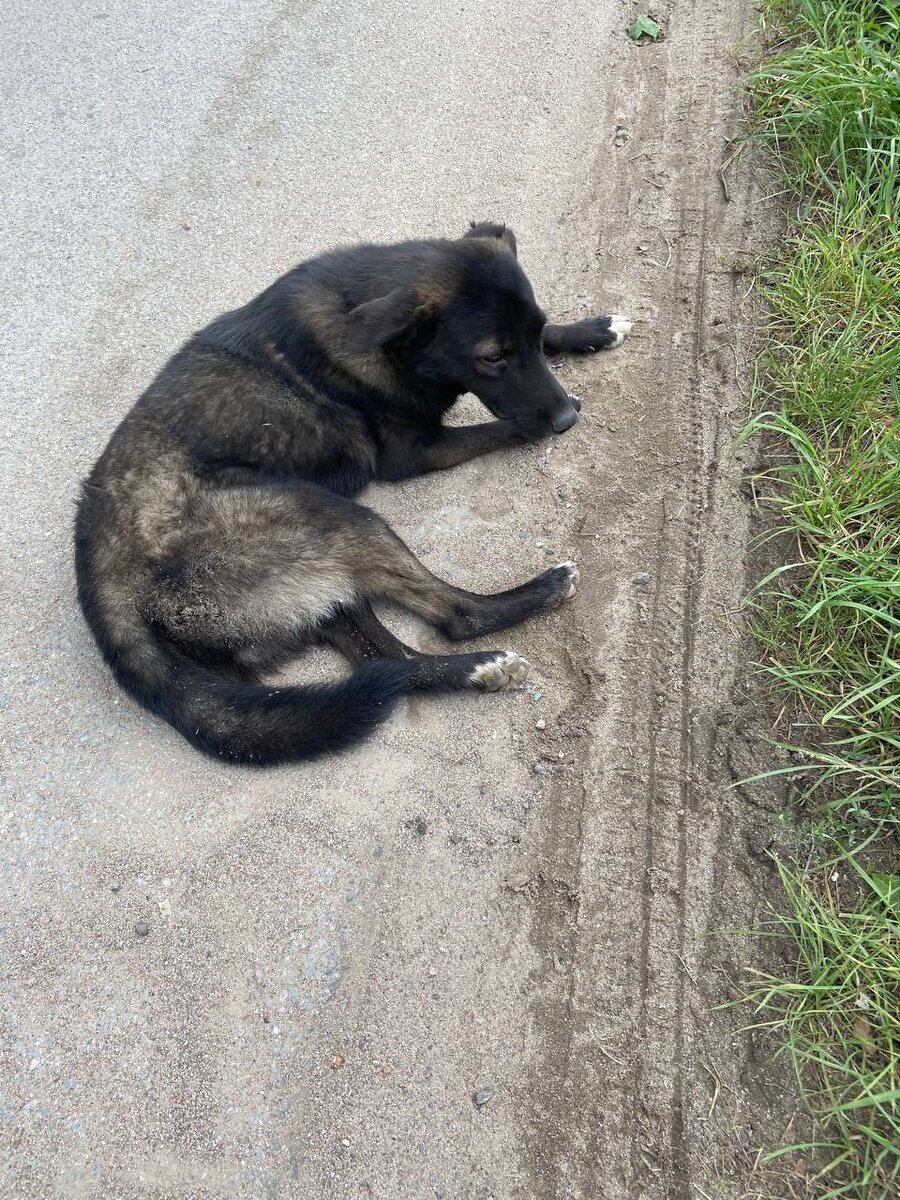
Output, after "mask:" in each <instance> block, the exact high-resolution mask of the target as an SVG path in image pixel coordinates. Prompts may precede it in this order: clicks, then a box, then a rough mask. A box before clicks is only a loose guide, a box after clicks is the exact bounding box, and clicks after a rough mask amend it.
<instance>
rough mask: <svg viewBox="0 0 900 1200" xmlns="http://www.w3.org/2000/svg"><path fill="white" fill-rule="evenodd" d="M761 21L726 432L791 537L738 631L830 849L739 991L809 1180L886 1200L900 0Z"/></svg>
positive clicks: (897, 825)
mask: <svg viewBox="0 0 900 1200" xmlns="http://www.w3.org/2000/svg"><path fill="white" fill-rule="evenodd" d="M763 28H764V32H765V35H766V37H767V39H768V41H769V42H770V44H771V43H772V42H773V41H775V40H777V45H776V46H775V48H774V50H773V51H772V52H770V53H769V55H768V56H767V57H766V58H765V59H764V61H763V62H762V64H761V65H760V66H759V67H758V68H757V69H756V71H755V72H754V74H753V75H752V76H751V79H750V90H751V95H752V98H753V108H754V118H753V119H754V132H755V136H756V137H757V138H758V139H760V140H764V141H765V142H766V143H767V144H768V148H769V151H770V154H771V156H772V158H773V160H774V163H775V166H776V169H777V171H778V173H779V175H780V177H781V179H782V181H783V184H782V186H783V189H784V191H785V192H786V194H787V195H788V196H789V197H790V198H791V202H790V212H789V224H788V230H787V233H786V237H785V242H784V244H783V245H782V246H780V247H778V250H777V253H774V254H772V256H771V258H770V260H769V261H767V262H765V263H764V264H763V265H762V267H761V269H760V273H759V284H760V290H761V292H762V294H763V295H764V297H765V299H766V301H767V302H768V305H769V308H770V311H771V325H770V328H769V329H768V331H767V334H768V336H767V338H766V345H767V348H766V352H765V354H764V356H763V358H762V360H761V361H760V363H759V368H758V371H757V381H756V386H755V396H754V400H755V403H754V410H755V412H756V415H755V417H754V419H753V420H752V421H751V423H750V424H749V425H748V427H747V428H746V429H745V431H744V433H743V434H742V435H741V440H744V439H746V438H748V437H751V436H753V435H760V434H762V435H764V437H765V445H766V450H767V457H768V460H769V466H768V467H767V469H766V471H765V472H764V473H763V475H762V476H760V478H759V479H758V480H757V490H758V491H761V492H762V493H763V496H764V502H765V503H766V504H768V505H771V506H773V507H774V508H775V509H776V510H777V513H778V515H779V520H778V522H777V524H778V527H779V532H781V533H782V534H783V535H784V536H785V537H786V539H787V544H788V545H789V546H790V547H791V548H792V550H791V561H790V562H789V563H787V564H786V565H784V566H783V567H781V568H779V569H778V570H777V571H775V572H773V573H772V574H771V575H769V576H768V577H767V578H766V579H764V580H763V581H762V582H761V583H760V584H759V585H758V586H757V588H756V589H755V592H754V595H753V597H752V605H753V624H754V630H755V632H756V635H757V637H758V638H759V641H760V644H761V647H762V653H763V666H764V669H765V670H766V671H767V672H768V673H769V674H770V675H771V676H772V677H773V679H774V680H775V683H776V686H777V688H778V689H779V690H781V691H782V692H783V693H784V695H785V698H786V700H787V702H788V712H789V714H790V717H791V722H792V724H791V732H790V737H791V743H792V745H793V746H794V747H795V748H796V747H803V749H804V752H803V753H802V755H795V756H794V757H795V759H797V758H799V761H794V762H793V764H792V765H791V766H790V767H788V768H786V770H787V771H789V772H792V773H794V774H795V775H796V781H795V782H796V783H797V784H798V785H799V790H800V797H799V812H798V817H802V819H803V827H804V828H805V829H807V830H810V829H811V830H812V831H813V832H814V834H815V837H816V838H817V839H818V842H817V844H818V848H819V851H821V846H822V845H823V844H827V845H828V846H830V847H831V849H832V857H831V860H830V861H829V864H828V865H827V867H825V868H823V867H822V866H821V865H810V864H821V859H822V853H821V852H819V853H818V854H812V853H810V855H809V857H808V858H807V860H806V863H805V864H803V863H800V862H792V863H791V864H789V865H788V864H784V863H781V864H779V869H780V870H781V872H782V879H783V880H784V883H785V889H786V895H787V899H788V908H787V915H786V916H785V917H783V918H782V921H783V925H784V928H785V929H786V930H787V931H789V932H790V933H791V934H792V935H793V936H794V938H795V940H796V943H797V947H798V964H797V971H796V975H795V976H794V977H792V978H791V979H783V980H768V981H767V982H766V984H765V986H764V987H763V989H762V990H761V991H758V992H757V993H755V995H756V1000H757V1003H758V1004H760V1005H761V1007H762V1010H763V1011H764V1012H769V1014H770V1016H771V1019H772V1020H774V1021H776V1022H777V1023H778V1024H779V1026H780V1027H781V1028H782V1029H783V1031H784V1033H785V1038H786V1042H785V1045H786V1052H787V1053H788V1054H789V1055H790V1056H791V1058H792V1061H793V1062H794V1065H795V1069H796V1071H797V1077H798V1082H799V1084H800V1087H801V1090H802V1092H803V1094H804V1096H805V1098H806V1100H807V1103H808V1106H809V1107H810V1109H811V1110H812V1111H813V1112H814V1113H815V1114H816V1115H817V1117H818V1118H819V1119H820V1122H821V1127H822V1129H823V1142H824V1144H825V1145H826V1146H827V1147H828V1148H829V1149H830V1151H831V1153H830V1155H828V1156H827V1157H828V1161H829V1164H830V1165H829V1168H828V1169H827V1170H826V1171H825V1172H824V1173H823V1174H821V1175H818V1176H817V1177H816V1178H815V1180H813V1181H811V1184H810V1186H811V1190H812V1192H813V1194H815V1195H818V1196H822V1197H825V1196H838V1195H842V1196H851V1197H855V1198H857V1200H878V1198H881V1197H884V1198H885V1200H886V1198H887V1197H888V1196H894V1195H897V1194H900V1092H898V1086H900V1084H898V1055H900V965H898V964H900V939H898V921H897V917H898V909H900V902H898V901H897V899H896V897H894V896H891V895H889V896H887V899H886V898H885V894H883V893H884V888H883V887H882V884H881V883H880V882H879V881H880V880H881V879H882V876H879V875H876V874H875V873H874V871H873V869H872V866H871V864H872V863H875V862H877V863H878V864H879V865H881V866H882V868H883V869H885V868H884V864H885V863H887V864H888V866H887V868H886V870H887V871H888V872H889V871H890V870H891V869H894V870H896V868H895V867H892V864H893V863H895V862H896V857H895V856H896V845H897V834H898V832H900V232H898V229H900V224H898V223H900V5H898V4H893V3H889V2H884V0H881V2H876V0H775V2H772V3H769V4H768V6H767V7H766V8H765V10H764V14H763ZM834 872H836V873H837V875H838V877H839V878H840V877H841V876H842V875H843V874H847V875H849V877H850V879H852V880H853V881H854V886H853V887H852V888H843V889H842V890H840V891H838V890H837V889H835V888H834V887H833V886H832V885H831V874H830V873H834ZM888 877H889V874H888V875H885V878H888ZM879 889H881V890H879ZM863 987H864V988H865V989H866V990H865V991H864V992H863V991H860V989H861V988H863ZM860 995H866V996H871V997H873V1005H874V1007H873V1008H872V1009H871V1010H870V1009H861V1008H859V1007H857V1006H856V1000H855V999H854V997H856V998H858V997H859V996H860ZM863 1021H865V1022H866V1026H864V1025H863ZM866 1027H868V1029H869V1034H866V1035H865V1036H862V1033H861V1030H864V1028H866Z"/></svg>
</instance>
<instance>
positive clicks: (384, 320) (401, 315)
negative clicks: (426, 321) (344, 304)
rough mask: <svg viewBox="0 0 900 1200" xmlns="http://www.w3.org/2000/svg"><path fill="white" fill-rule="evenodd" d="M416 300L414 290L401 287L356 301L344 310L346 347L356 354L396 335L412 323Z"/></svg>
mask: <svg viewBox="0 0 900 1200" xmlns="http://www.w3.org/2000/svg"><path fill="white" fill-rule="evenodd" d="M418 304H419V299H418V296H417V295H416V293H415V292H414V291H413V290H412V289H411V288H403V287H398V288H394V290H393V291H392V292H388V294H387V295H386V296H379V297H378V298H377V299H376V300H367V301H366V302H365V304H358V305H357V306H356V308H353V309H351V310H350V312H349V313H348V314H347V331H348V335H349V336H348V341H349V345H350V349H351V350H353V351H355V352H356V353H358V354H366V353H371V352H372V351H373V350H378V349H380V348H381V347H382V346H384V345H386V344H387V343H388V342H390V341H393V340H394V339H395V338H398V337H400V335H401V334H402V333H404V332H405V331H406V330H407V329H408V328H409V327H410V325H412V324H413V322H414V320H415V318H416V309H417V307H418Z"/></svg>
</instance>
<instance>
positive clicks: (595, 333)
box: [573, 313, 632, 354]
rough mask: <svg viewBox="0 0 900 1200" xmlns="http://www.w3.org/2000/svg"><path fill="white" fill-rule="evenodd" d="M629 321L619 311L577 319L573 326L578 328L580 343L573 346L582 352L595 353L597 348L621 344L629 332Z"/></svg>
mask: <svg viewBox="0 0 900 1200" xmlns="http://www.w3.org/2000/svg"><path fill="white" fill-rule="evenodd" d="M631 325H632V323H631V321H629V320H628V318H627V317H623V316H622V315H621V314H620V313H613V314H612V316H609V317H588V318H587V320H585V321H579V322H578V324H577V326H575V328H576V329H577V330H578V334H579V340H580V343H581V344H580V345H579V346H577V347H573V349H577V350H578V351H579V352H580V353H582V354H595V353H596V352H597V351H598V350H613V349H615V347H616V346H621V345H622V343H623V342H624V341H625V338H626V337H627V336H628V334H629V333H631Z"/></svg>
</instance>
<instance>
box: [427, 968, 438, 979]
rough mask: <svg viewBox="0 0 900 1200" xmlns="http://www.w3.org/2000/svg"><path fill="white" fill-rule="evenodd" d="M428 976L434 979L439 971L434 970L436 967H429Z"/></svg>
mask: <svg viewBox="0 0 900 1200" xmlns="http://www.w3.org/2000/svg"><path fill="white" fill-rule="evenodd" d="M428 974H429V975H431V976H432V977H433V976H435V975H437V971H436V970H435V969H434V967H429V968H428Z"/></svg>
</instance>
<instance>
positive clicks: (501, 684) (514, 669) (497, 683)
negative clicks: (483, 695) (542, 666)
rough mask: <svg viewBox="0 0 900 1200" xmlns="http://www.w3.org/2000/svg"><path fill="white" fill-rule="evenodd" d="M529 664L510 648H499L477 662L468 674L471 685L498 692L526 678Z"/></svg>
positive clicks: (529, 667)
mask: <svg viewBox="0 0 900 1200" xmlns="http://www.w3.org/2000/svg"><path fill="white" fill-rule="evenodd" d="M530 670H531V664H530V663H529V662H526V660H525V659H524V658H520V657H519V655H518V654H513V653H512V651H510V650H501V651H499V652H498V653H497V654H495V655H493V656H492V657H491V658H489V659H488V660H487V661H486V662H482V663H479V664H478V666H477V667H475V669H474V670H473V671H472V674H471V675H470V676H469V682H470V683H471V684H472V686H473V687H477V688H482V689H483V690H484V691H486V692H499V691H500V690H501V689H502V688H508V687H514V686H515V685H516V684H518V683H521V682H522V681H523V680H524V679H526V678H527V676H528V672H529V671H530Z"/></svg>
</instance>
